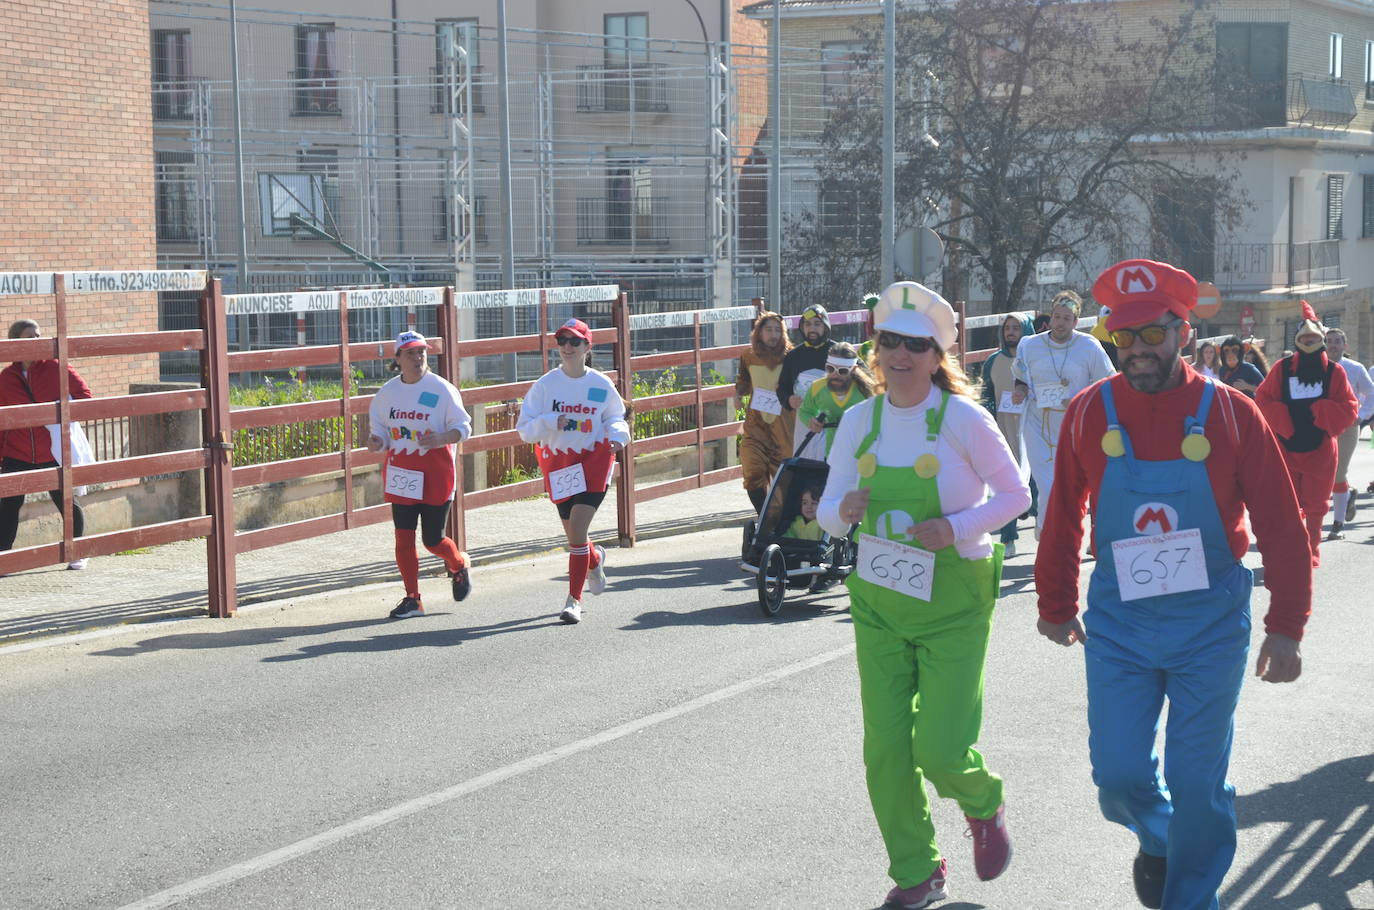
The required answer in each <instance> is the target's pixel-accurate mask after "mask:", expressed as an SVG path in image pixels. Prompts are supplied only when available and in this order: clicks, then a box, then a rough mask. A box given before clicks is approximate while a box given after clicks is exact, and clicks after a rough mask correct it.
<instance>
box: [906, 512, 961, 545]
mask: <svg viewBox="0 0 1374 910" xmlns="http://www.w3.org/2000/svg"><path fill="white" fill-rule="evenodd" d="M907 533H908V534H910V535H911V536H912V537H914V538H916V541H917V542H918V543H920V545H921V546H923V547H925V548H926V549H927V550H930V551H931V552H932V553H933V552H935V551H936V550H943V549H944V548H945V547H947V546H949V545H950V544H952V543H954V527H953V526H952V525H951V524H950V523H949V519H948V518H932V519H930V520H929V521H923V522H921V523H920V524H917V525H913V526H912V527H911V529H910V530H909V531H908V532H907Z"/></svg>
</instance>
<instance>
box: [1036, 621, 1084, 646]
mask: <svg viewBox="0 0 1374 910" xmlns="http://www.w3.org/2000/svg"><path fill="white" fill-rule="evenodd" d="M1035 628H1036V631H1038V632H1039V633H1040V634H1041V635H1043V636H1045V637H1046V638H1048V639H1049V640H1050V641H1052V642H1054V643H1055V644H1057V645H1063V646H1064V647H1066V648H1071V647H1073V646H1074V644H1075V643H1079V644H1081V643H1083V642H1085V641H1087V640H1088V633H1087V632H1084V631H1083V624H1082V623H1081V622H1079V621H1078V617H1077V616H1075V617H1074V618H1073V619H1071V620H1069V621H1068V622H1058V623H1056V622H1049V621H1048V620H1044V619H1037V620H1036V621H1035Z"/></svg>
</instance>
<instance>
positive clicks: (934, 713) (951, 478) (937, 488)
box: [818, 281, 1030, 910]
mask: <svg viewBox="0 0 1374 910" xmlns="http://www.w3.org/2000/svg"><path fill="white" fill-rule="evenodd" d="M874 323H875V326H876V329H877V332H878V334H877V339H876V340H877V345H876V350H877V355H878V365H879V367H880V369H881V371H882V375H883V378H884V379H885V381H886V384H887V385H886V391H885V393H884V394H882V395H878V396H876V397H874V398H870V399H867V400H866V401H863V402H861V403H860V404H858V405H856V406H855V407H853V408H850V409H849V410H848V411H846V412H845V414H844V417H843V418H841V420H840V426H839V429H838V430H836V432H835V440H834V445H833V447H832V448H831V450H830V459H829V460H830V473H829V477H828V479H827V481H826V486H825V492H824V494H823V495H822V498H821V507H820V510H819V514H818V518H819V521H820V523H821V526H822V527H823V528H825V530H826V531H828V532H829V533H830V534H832V535H837V536H838V535H844V534H847V533H849V530H850V527H851V526H852V525H854V524H858V525H859V531H860V532H861V533H860V535H859V555H858V562H857V567H856V571H855V572H854V573H853V574H851V575H850V576H849V577H848V579H846V585H847V586H848V587H849V591H850V600H851V606H850V615H851V616H852V617H853V621H854V640H855V644H856V653H857V656H858V663H859V694H860V699H861V701H862V703H863V715H864V747H863V752H864V765H865V768H866V773H867V782H868V793H869V797H870V799H871V801H872V804H873V813H874V815H875V816H876V818H877V821H878V828H879V830H880V831H881V832H882V836H883V842H884V844H885V845H886V846H887V854H888V860H889V862H890V865H889V866H888V874H889V875H890V876H891V877H892V879H893V880H894V881H895V882H896V887H894V888H893V889H892V890H891V891H890V892H889V893H888V895H887V903H888V904H889V905H894V906H898V907H904V908H912V910H914V908H919V907H925V906H927V905H928V904H930V903H931V902H932V901H936V900H941V899H943V898H944V897H945V896H946V891H945V879H946V873H947V871H948V867H947V864H946V861H945V859H944V858H943V857H942V856H941V853H940V849H939V848H938V847H937V846H936V843H935V829H934V826H933V825H932V824H931V820H930V805H929V801H928V799H927V797H926V792H925V786H924V783H923V781H924V780H929V781H930V782H931V783H932V784H934V785H935V789H936V792H937V793H939V794H940V795H941V796H944V797H946V798H949V799H954V800H956V801H958V803H959V807H960V809H961V810H962V811H963V813H964V816H965V818H966V819H967V821H968V826H969V830H970V833H971V834H972V837H973V866H974V870H975V872H976V873H977V876H978V878H980V879H983V880H984V881H987V880H991V879H994V878H996V877H997V876H999V875H1001V874H1002V872H1003V870H1005V869H1006V868H1007V865H1008V863H1010V862H1011V838H1010V835H1009V834H1008V831H1007V825H1006V813H1005V808H1004V805H1003V789H1002V779H1001V778H1000V777H998V776H997V775H996V774H993V773H992V772H991V771H989V770H988V768H987V766H986V765H985V764H984V762H983V757H982V756H981V755H980V754H979V753H978V752H977V750H975V749H974V748H973V746H974V744H975V743H976V742H977V740H978V735H979V732H980V729H981V727H982V709H983V665H984V661H985V658H986V655H987V647H988V638H989V635H990V634H991V631H992V609H993V604H994V602H995V601H996V598H997V593H998V588H999V584H1000V575H1001V563H1002V559H1001V557H1002V546H1001V544H998V543H994V542H993V540H992V539H991V538H990V537H989V532H990V531H994V530H996V529H997V528H1000V527H1001V526H1002V525H1004V524H1006V523H1007V522H1008V521H1010V520H1011V519H1012V518H1014V517H1015V516H1017V515H1020V514H1021V513H1022V512H1023V511H1025V509H1026V507H1027V506H1029V505H1030V490H1029V489H1027V487H1026V484H1025V481H1024V480H1022V478H1021V471H1020V468H1018V467H1017V464H1016V459H1015V458H1013V457H1012V454H1011V450H1010V449H1009V448H1007V443H1006V440H1004V439H1003V438H1002V433H1001V431H1000V430H999V429H998V428H997V423H996V422H995V421H994V420H993V418H992V415H990V414H989V413H988V412H987V411H985V410H984V409H983V408H982V407H980V406H979V405H978V403H977V402H976V401H975V400H974V399H973V398H972V397H971V395H970V394H969V387H968V380H967V378H966V377H965V376H964V373H963V370H962V369H961V368H960V366H959V362H958V360H957V359H956V358H955V357H953V356H952V355H951V354H950V353H949V351H950V349H951V348H952V347H953V346H954V343H955V341H956V340H957V337H958V336H957V332H956V329H955V322H954V309H953V308H952V307H951V306H950V305H949V304H948V303H947V302H946V301H945V300H944V299H943V298H941V297H940V296H939V295H938V294H936V293H935V292H934V291H931V290H929V289H927V288H925V287H922V286H921V285H919V284H916V283H914V282H905V281H904V282H901V283H899V284H894V285H892V286H891V287H889V288H888V289H887V290H886V291H884V292H883V293H882V295H881V297H880V300H879V302H878V305H877V307H876V308H875V309H874ZM989 491H991V494H992V495H991V497H990V498H989V495H988V494H989Z"/></svg>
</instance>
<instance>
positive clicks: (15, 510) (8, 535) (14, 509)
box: [0, 458, 86, 551]
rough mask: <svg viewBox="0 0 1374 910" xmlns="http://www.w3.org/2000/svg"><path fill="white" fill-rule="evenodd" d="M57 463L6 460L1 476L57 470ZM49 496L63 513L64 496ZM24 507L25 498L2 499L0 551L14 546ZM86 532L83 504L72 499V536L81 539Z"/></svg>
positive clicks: (56, 493)
mask: <svg viewBox="0 0 1374 910" xmlns="http://www.w3.org/2000/svg"><path fill="white" fill-rule="evenodd" d="M55 467H57V462H55V461H49V462H47V463H45V464H34V463H32V462H29V461H20V460H19V459H18V458H6V459H4V461H2V462H0V474H13V473H15V472H17V471H35V470H38V469H39V468H55ZM48 495H49V496H51V497H52V502H53V505H55V506H57V511H58V512H61V511H62V494H61V493H59V492H58V491H56V490H49V491H48ZM23 507H24V496H23V494H22V493H21V494H20V495H18V496H6V497H5V498H4V499H0V551H3V550H8V549H10V548H11V547H13V546H14V538H15V537H16V536H17V535H18V534H19V510H20V509H22V508H23ZM85 530H86V516H85V515H84V514H83V513H82V512H81V503H79V502H77V500H76V497H75V496H73V497H72V536H73V537H80V536H81V535H82V533H83V532H84V531H85Z"/></svg>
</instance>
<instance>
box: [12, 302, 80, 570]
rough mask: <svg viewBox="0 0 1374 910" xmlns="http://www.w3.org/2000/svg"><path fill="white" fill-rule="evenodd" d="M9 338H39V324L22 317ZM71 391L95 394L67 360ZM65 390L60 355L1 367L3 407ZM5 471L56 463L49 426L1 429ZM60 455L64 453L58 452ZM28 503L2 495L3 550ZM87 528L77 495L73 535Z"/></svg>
mask: <svg viewBox="0 0 1374 910" xmlns="http://www.w3.org/2000/svg"><path fill="white" fill-rule="evenodd" d="M9 337H10V338H38V337H39V333H38V323H36V322H34V321H33V320H32V319H20V320H18V321H17V322H15V323H13V324H12V325H11V326H10V330H9ZM66 393H67V395H68V396H69V397H71V398H74V399H83V398H90V397H91V389H90V386H88V385H86V381H85V380H84V379H82V378H81V374H80V373H78V372H77V371H76V367H74V366H72V365H71V364H67V376H66ZM61 394H62V371H61V369H60V367H59V365H58V362H57V361H56V360H25V361H16V362H15V363H12V364H10V365H9V366H7V367H5V369H4V370H0V406H5V405H14V404H33V403H34V402H39V401H57V400H58V397H59V396H60V395H61ZM0 436H3V439H0V472H3V473H5V474H9V473H11V472H14V471H33V470H37V469H38V468H51V467H56V466H57V455H55V454H54V453H53V450H52V435H51V434H50V433H49V432H48V430H47V428H46V427H27V428H25V429H22V430H5V431H3V432H0ZM58 454H60V453H58ZM48 495H49V496H51V497H52V501H53V504H54V505H56V506H57V507H58V508H59V509H61V508H62V495H61V494H60V493H59V492H58V491H57V490H50V491H49V492H48ZM23 506H24V497H23V495H22V494H21V495H19V496H6V497H5V498H4V499H0V550H8V549H10V548H11V547H13V546H14V538H15V536H16V535H17V534H18V533H19V510H20V509H22V508H23ZM85 530H86V516H85V515H84V514H83V513H82V511H81V504H80V503H79V502H77V501H76V497H72V536H74V537H80V536H81V535H82V533H83V532H84V531H85ZM67 568H69V569H84V568H86V560H84V559H78V560H76V561H75V562H70V563H68V564H67Z"/></svg>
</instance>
